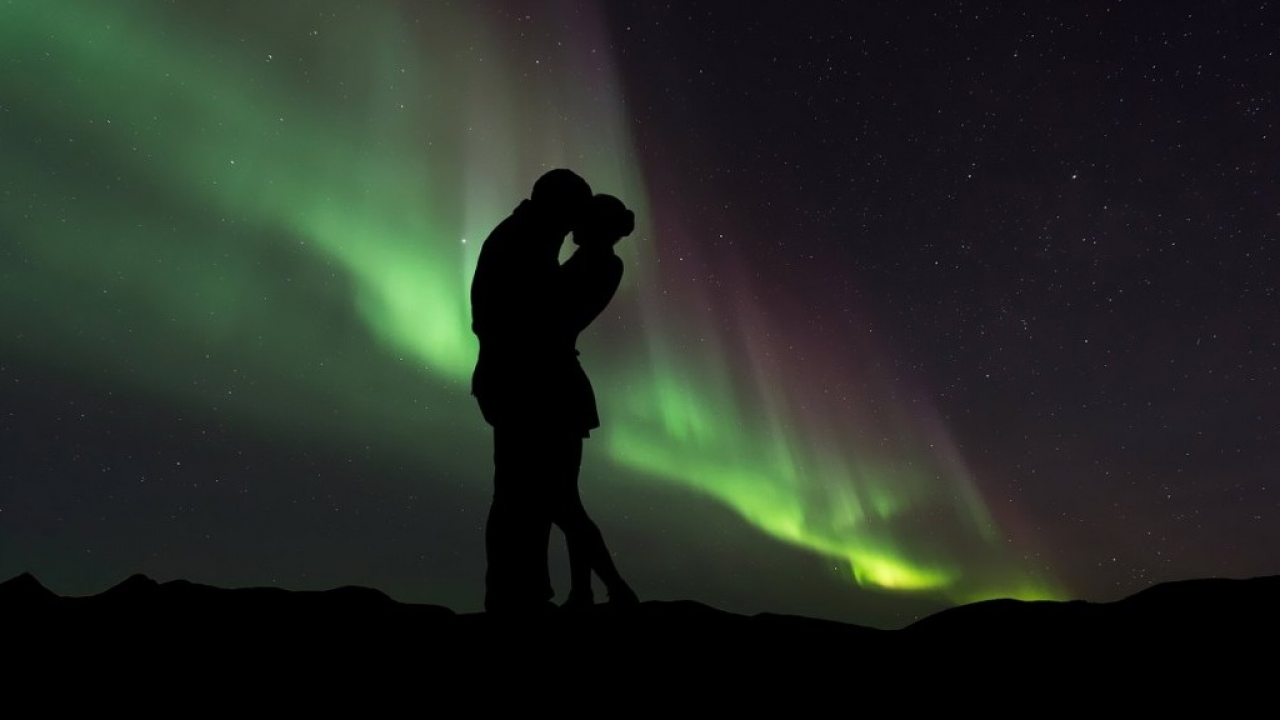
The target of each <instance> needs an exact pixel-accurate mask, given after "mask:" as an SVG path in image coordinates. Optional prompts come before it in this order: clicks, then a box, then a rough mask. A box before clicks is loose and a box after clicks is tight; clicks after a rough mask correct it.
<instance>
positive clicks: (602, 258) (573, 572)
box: [551, 195, 639, 609]
mask: <svg viewBox="0 0 1280 720" xmlns="http://www.w3.org/2000/svg"><path fill="white" fill-rule="evenodd" d="M634 229H635V215H634V214H633V213H632V212H631V211H630V210H628V209H627V207H626V206H625V205H623V204H622V201H621V200H618V199H617V198H616V197H613V196H612V195H596V196H595V197H593V198H592V200H591V206H590V210H589V211H588V212H587V213H586V216H585V218H584V219H583V220H582V221H581V222H580V223H579V225H578V227H577V228H575V229H574V231H573V242H574V244H575V245H577V246H578V249H577V250H576V251H574V253H573V255H572V256H570V258H569V259H568V260H566V261H565V263H564V264H563V265H561V266H560V276H559V283H558V285H559V292H560V297H561V312H562V315H561V318H562V320H563V324H562V325H561V329H562V332H563V335H562V337H561V338H560V341H561V343H562V344H561V347H563V348H564V349H565V351H566V352H565V354H564V357H565V359H566V362H565V374H564V375H563V376H562V377H561V378H560V380H561V382H562V385H561V387H562V389H563V392H564V395H563V399H564V401H565V402H564V405H563V410H564V411H565V413H566V415H567V418H566V419H567V420H568V421H569V423H570V424H571V425H572V426H574V427H577V428H580V430H581V433H582V435H581V436H582V437H584V438H585V437H587V436H588V435H590V433H591V430H592V429H593V428H597V427H600V417H599V414H598V412H597V410H596V399H595V393H594V391H593V390H592V388H591V381H590V380H589V379H588V378H587V374H586V372H584V371H583V369H582V365H581V364H580V363H579V362H578V351H577V342H578V334H579V333H581V332H582V331H583V330H585V329H586V327H587V326H588V325H590V324H591V323H592V321H593V320H595V319H596V317H597V316H599V315H600V313H601V312H603V311H604V309H605V307H607V306H608V305H609V301H610V300H612V299H613V295H614V293H615V292H617V290H618V284H619V283H620V282H622V259H621V258H619V257H618V256H617V255H616V254H614V252H613V246H614V245H615V244H617V242H618V241H619V240H621V239H622V238H624V237H626V236H627V235H630V234H631V231H632V230H634ZM581 450H582V445H581V443H579V444H578V457H577V460H578V462H577V463H574V472H572V473H571V474H572V477H568V475H569V473H566V477H564V478H562V479H561V480H560V481H559V482H557V483H556V484H555V487H554V488H553V493H554V496H553V497H552V498H551V507H552V513H551V519H552V521H553V522H554V523H555V524H556V525H559V526H560V530H561V531H562V532H564V537H565V544H566V545H567V546H568V548H569V575H570V581H571V587H570V590H569V599H568V600H567V601H566V602H565V604H564V606H565V607H567V608H573V609H578V608H584V607H589V606H591V605H592V604H594V602H595V597H594V593H593V592H592V590H591V573H592V571H595V573H596V574H597V575H599V576H600V580H601V581H603V582H604V585H605V588H606V589H607V590H608V592H609V602H610V604H627V605H631V604H635V603H637V602H639V599H638V598H637V597H636V593H635V591H634V590H632V589H631V587H630V586H629V585H627V583H626V581H625V580H623V579H622V575H621V574H619V573H618V569H617V567H615V566H614V564H613V557H612V556H611V555H610V554H609V549H608V548H607V547H606V546H605V543H604V536H603V535H601V534H600V528H598V527H596V524H595V523H594V522H592V520H591V517H590V516H589V515H587V510H586V508H585V507H583V505H582V498H581V496H580V495H579V494H578V472H577V468H578V466H580V464H581V459H582V455H581Z"/></svg>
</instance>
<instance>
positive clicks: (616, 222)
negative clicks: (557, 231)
mask: <svg viewBox="0 0 1280 720" xmlns="http://www.w3.org/2000/svg"><path fill="white" fill-rule="evenodd" d="M635 229H636V216H635V213H633V212H631V211H630V210H628V209H627V206H626V205H623V204H622V201H621V200H619V199H618V198H616V197H614V196H612V195H596V196H595V197H592V198H591V205H590V206H589V208H588V210H587V212H586V214H585V215H584V216H583V219H582V222H581V223H579V225H578V227H577V228H576V229H575V230H574V231H573V242H574V243H575V244H576V245H578V246H579V247H597V246H603V247H611V246H613V245H614V243H616V242H618V241H619V240H621V239H622V238H624V237H626V236H628V235H630V234H631V231H633V230H635Z"/></svg>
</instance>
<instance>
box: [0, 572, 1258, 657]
mask: <svg viewBox="0 0 1280 720" xmlns="http://www.w3.org/2000/svg"><path fill="white" fill-rule="evenodd" d="M1277 607H1280V576H1272V577H1260V578H1253V579H1247V580H1232V579H1203V580H1188V581H1182V582H1174V583H1165V584H1161V585H1156V586H1153V587H1151V588H1149V589H1147V590H1144V591H1142V592H1139V593H1137V594H1135V595H1132V596H1130V597H1127V598H1125V599H1123V600H1119V601H1117V602H1109V603H1093V602H1084V601H1070V602H1049V601H1040V602H1023V601H1016V600H992V601H986V602H980V603H974V604H971V605H965V606H960V607H955V608H951V609H948V610H945V611H942V612H939V613H936V614H934V615H932V616H929V617H926V618H924V619H922V620H919V621H917V622H915V623H913V624H911V625H909V626H907V627H905V628H902V629H900V630H878V629H874V628H868V627H861V626H857V625H849V624H842V623H837V622H832V621H825V620H815V619H810V618H804V617H796V616H786V615H775V614H770V613H762V614H759V615H755V616H750V617H748V616H744V615H737V614H733V613H728V612H724V611H721V610H717V609H715V608H712V607H708V606H706V605H703V604H701V603H698V602H693V601H675V602H668V601H650V602H644V603H641V604H640V605H638V606H631V607H621V608H616V607H610V606H609V605H608V604H600V605H597V606H595V607H594V608H592V609H589V610H585V611H572V612H571V611H563V610H560V611H550V612H546V613H543V614H540V615H530V616H524V617H502V616H490V615H486V614H484V613H473V614H466V613H456V612H454V611H453V610H450V609H449V608H446V607H441V606H434V605H413V604H405V603H399V602H396V601H395V600H393V599H391V598H390V597H388V596H387V595H385V594H383V593H381V592H379V591H377V590H374V589H370V588H362V587H341V588H336V589H333V590H328V591H323V592H315V591H308V592H295V591H288V590H284V589H280V588H261V587H260V588H243V589H223V588H217V587H212V586H208V585H201V584H197V583H192V582H188V581H185V580H174V581H171V582H164V583H160V582H156V581H155V580H152V579H150V578H148V577H146V576H144V575H134V576H132V577H130V578H128V579H126V580H125V581H123V582H121V583H120V584H118V585H116V586H114V587H112V588H110V589H108V590H106V591H104V592H102V593H99V594H97V595H92V596H87V597H61V596H59V595H57V594H55V593H54V592H52V591H50V590H48V589H47V588H45V587H44V586H43V585H41V583H40V582H39V580H37V579H36V578H35V577H34V576H32V575H30V574H23V575H20V576H18V577H15V578H12V579H10V580H8V581H6V582H5V583H3V584H0V610H2V611H3V613H4V616H5V617H6V618H9V619H10V620H11V621H13V620H16V619H19V618H20V619H21V621H20V622H12V623H11V629H10V640H11V642H10V648H11V651H12V650H13V648H23V649H25V650H26V651H27V652H28V653H33V652H34V653H40V652H49V653H53V654H57V655H68V656H74V655H77V654H81V653H94V652H101V651H102V649H103V648H115V647H131V648H138V647H146V648H149V649H150V652H149V655H150V656H151V657H152V658H153V660H154V658H157V657H160V658H164V659H165V661H164V662H166V663H167V662H176V663H181V666H182V667H184V668H187V669H197V668H201V667H205V668H206V669H211V668H214V667H215V666H219V665H221V664H223V663H225V662H227V660H228V657H230V656H234V657H235V658H236V660H235V662H237V663H245V662H248V663H250V664H256V663H267V664H271V665H281V664H288V665H290V666H304V667H306V666H319V665H323V666H325V667H328V668H330V669H331V670H342V671H350V672H352V673H354V674H357V675H358V674H361V673H368V672H375V671H377V672H380V671H381V670H380V669H386V668H389V667H392V666H398V667H400V668H401V669H402V670H404V669H415V668H416V669H422V668H424V667H427V668H433V669H434V670H437V671H444V670H445V669H450V670H453V671H457V672H462V673H466V672H471V671H474V670H475V666H474V665H472V664H471V663H472V662H473V661H474V660H475V659H476V658H485V659H486V661H487V662H495V661H496V662H497V663H498V665H497V666H496V667H497V668H498V669H497V670H495V669H494V667H490V668H489V670H488V671H487V672H499V673H502V672H508V671H510V672H529V671H530V668H529V667H525V668H524V669H518V668H519V665H520V662H521V660H520V659H521V658H525V659H528V658H532V657H538V658H545V659H546V660H548V661H552V660H554V663H556V664H555V665H554V668H559V669H560V670H564V671H566V672H568V671H573V672H582V671H588V672H596V673H609V672H613V671H616V670H619V669H623V668H627V669H630V670H635V669H638V668H642V667H646V666H649V667H650V669H653V667H654V666H653V664H654V663H655V662H657V661H659V660H660V661H661V664H664V665H669V666H670V667H672V668H686V669H696V668H699V667H702V668H716V671H717V672H725V671H729V672H735V673H746V674H747V675H748V676H752V675H758V674H761V673H766V672H775V671H776V672H780V673H797V672H803V671H805V670H806V669H809V668H812V669H821V668H826V669H827V670H830V669H832V666H831V663H836V666H837V667H838V666H840V665H841V664H844V665H847V666H848V667H858V668H860V669H861V670H864V671H865V670H871V671H872V672H874V673H875V674H883V675H885V676H888V675H892V674H895V673H897V672H899V671H901V669H902V666H901V665H900V664H897V663H894V662H888V661H885V660H886V658H887V659H893V658H898V659H900V660H902V661H903V662H907V663H909V664H910V665H911V666H912V667H913V672H915V671H919V670H921V669H922V670H923V671H925V672H931V671H933V672H940V671H942V670H944V669H945V668H944V667H943V666H941V665H938V664H937V663H938V662H939V661H940V659H942V658H951V659H950V660H947V668H951V669H956V668H954V667H952V666H951V665H950V664H949V663H951V662H954V660H955V658H954V657H952V656H951V655H950V654H951V653H954V652H956V651H957V649H964V648H968V649H972V650H974V651H976V652H978V653H980V654H982V653H989V654H992V655H1004V654H1005V651H1015V650H1016V652H1010V653H1009V654H1008V655H1007V657H1005V659H1004V660H1003V661H1001V662H1002V664H1001V665H1000V666H999V667H1003V668H1005V669H1009V668H1016V667H1017V666H1018V665H1019V664H1020V663H1022V662H1023V660H1025V659H1026V657H1027V655H1026V653H1027V652H1031V653H1033V654H1036V655H1044V656H1048V657H1051V658H1060V657H1063V654H1064V653H1066V656H1067V657H1089V658H1092V662H1095V663H1104V664H1105V663H1116V662H1121V661H1123V662H1125V663H1128V662H1132V661H1134V660H1136V659H1146V660H1152V661H1157V662H1159V661H1162V660H1163V661H1168V662H1173V661H1178V662H1180V661H1183V660H1189V659H1195V662H1196V663H1197V666H1198V664H1199V663H1202V662H1203V663H1213V664H1215V665H1218V664H1222V663H1224V662H1225V663H1230V662H1233V661H1236V662H1244V660H1245V658H1246V657H1247V653H1245V652H1243V651H1247V650H1248V649H1250V648H1254V647H1268V646H1269V645H1270V644H1271V643H1272V642H1274V641H1275V640H1276V639H1278V638H1280V632H1278V630H1280V622H1278V621H1277V618H1276V613H1275V609H1276V608H1277ZM13 641H16V642H13ZM588 648H590V649H591V650H590V652H588ZM1236 650H1240V651H1242V652H1241V654H1234V652H1235V651H1236ZM896 651H909V652H903V653H901V654H899V653H898V652H896ZM1081 653H1084V654H1083V655H1082V654H1081ZM1169 653H1173V654H1172V655H1170V654H1169ZM882 661H884V662H882ZM566 663H567V664H566ZM503 668H505V669H503ZM558 671H559V670H554V669H553V668H552V667H550V666H549V667H544V668H541V669H539V670H537V672H558Z"/></svg>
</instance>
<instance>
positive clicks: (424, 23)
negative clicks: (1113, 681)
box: [0, 0, 1280, 627]
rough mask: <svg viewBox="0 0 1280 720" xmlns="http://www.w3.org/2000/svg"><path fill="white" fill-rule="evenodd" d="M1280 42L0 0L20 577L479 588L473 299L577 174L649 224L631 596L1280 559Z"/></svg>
mask: <svg viewBox="0 0 1280 720" xmlns="http://www.w3.org/2000/svg"><path fill="white" fill-rule="evenodd" d="M1277 37H1280V8H1278V7H1276V6H1275V5H1274V4H1272V3H1268V2H1248V3H1244V2H1239V3H1236V2H1168V3H1160V4H1159V5H1158V6H1157V5H1155V4H1150V3H1137V2H1108V3H1103V2H1023V3H974V2H919V3H910V4H888V3H884V4H872V3H841V2H818V1H812V2H810V1H802V2H790V3H728V2H708V1H706V0H691V1H688V2H680V3H672V4H670V5H664V4H660V3H650V2H628V1H625V0H618V1H613V2H585V1H581V0H559V1H554V2H539V3H524V2H500V1H498V0H485V1H483V2H466V3H463V2H452V3H451V2H444V1H440V2H407V1H405V2H394V1H392V0H385V1H383V2H375V1H368V2H363V3H350V2H336V1H321V2H286V1H284V0H281V1H278V2H260V1H259V2H246V1H231V2H225V3H217V4H215V3H201V2H195V1H194V0H190V1H170V2H161V1H159V0H121V1H120V2H113V3H95V2H88V0H84V1H80V2H73V1H70V0H64V1H58V2H52V1H46V2H37V1H36V0H8V1H7V2H3V3H0V576H5V577H7V576H11V575H14V574H17V573H20V572H23V571H30V572H33V573H35V574H36V575H37V576H38V577H40V578H41V580H42V581H43V582H45V583H46V584H47V585H49V586H50V587H51V588H52V589H54V590H56V591H58V592H61V593H64V594H80V593H92V592H98V591H100V590H102V589H104V588H105V587H107V586H109V585H111V584H113V583H115V582H117V581H119V580H120V579H122V578H124V577H125V576H127V575H128V574H131V573H134V572H145V573H147V574H150V575H152V576H153V577H156V578H158V579H161V580H167V579H173V578H187V579H190V580H194V581H197V582H205V583H211V584H218V585H224V586H242V585H261V584H275V585H279V586H283V587H288V588H294V589H309V588H327V587H333V586H335V585H342V584H361V585H369V586H373V587H377V588H380V589H382V590H384V591H386V592H388V593H390V594H391V595H392V596H394V597H396V598H398V599H401V600H405V601H413V602H430V603H438V604H444V605H448V606H450V607H453V608H455V609H458V610H462V611H470V610H475V609H478V607H479V605H480V601H481V597H482V584H483V583H482V577H483V570H484V568H483V566H484V561H483V535H482V530H483V522H484V515H485V512H486V511H487V504H488V493H489V483H490V478H489V473H490V470H491V467H490V455H489V453H490V434H489V430H488V428H487V427H486V426H485V425H484V424H483V421H482V420H481V419H480V417H479V413H478V411H477V410H476V408H475V406H474V403H473V401H472V399H471V398H470V397H469V395H468V392H467V390H468V376H469V373H470V369H471V366H472V364H473V363H474V354H475V342H474V339H473V337H472V336H471V334H470V332H469V315H468V313H469V309H468V307H467V296H466V291H467V287H468V284H469V281H470V274H471V272H472V269H473V268H474V263H475V258H476V255H477V254H478V252H479V247H480V243H481V242H482V241H483V239H484V237H485V235H486V234H487V233H488V231H489V230H490V229H492V227H493V226H494V225H495V224H496V223H497V222H498V221H500V220H501V219H502V218H503V217H504V216H505V215H506V214H507V213H509V212H510V210H511V209H512V208H513V207H514V206H515V205H516V204H517V203H518V202H519V201H520V200H521V199H522V198H524V197H526V196H527V193H528V188H529V187H530V185H531V183H532V181H533V180H534V179H535V178H536V177H537V176H538V175H539V174H541V172H543V171H545V170H547V169H550V168H552V167H562V166H564V167H572V168H574V169H576V170H578V171H579V172H580V173H581V174H583V175H584V176H585V177H586V178H587V179H588V180H589V181H590V182H591V183H592V184H593V187H594V188H595V189H596V190H597V191H601V192H609V193H612V194H615V195H618V196H619V197H621V198H623V199H624V200H625V201H626V202H628V204H629V205H631V206H632V207H633V208H634V209H635V210H636V211H637V215H638V228H637V232H636V233H635V234H634V235H633V236H632V237H631V238H630V239H628V240H627V241H625V244H624V245H625V246H624V247H623V250H622V252H623V255H624V259H625V261H626V263H627V276H626V278H625V280H624V285H623V288H622V290H621V291H620V293H619V296H618V297H617V298H616V299H615V301H614V303H613V304H612V305H611V306H610V308H609V310H608V311H607V312H606V313H605V314H604V315H602V316H601V318H600V319H599V320H598V321H597V322H596V324H595V325H594V326H593V327H592V328H590V329H589V330H588V331H587V333H585V334H584V336H583V338H582V342H581V343H580V348H581V349H582V351H583V362H584V365H585V367H586V368H587V370H588V372H589V373H590V374H591V376H592V378H593V381H594V382H595V384H596V388H597V392H598V394H599V395H600V402H601V414H602V418H603V427H602V428H601V429H600V430H599V431H598V432H597V433H595V434H594V435H593V437H592V439H591V440H590V441H588V443H587V446H588V447H587V454H586V458H585V460H584V468H583V473H582V488H583V495H584V498H585V501H586V503H587V506H588V509H589V510H590V511H591V512H592V514H593V515H594V516H595V518H596V520H597V521H598V522H599V524H600V525H601V526H602V529H603V530H604V532H605V536H606V538H607V540H608V541H609V542H610V545H611V549H612V550H613V551H614V552H615V554H616V556H617V561H618V563H619V566H620V568H621V569H622V570H623V572H624V573H626V574H627V575H628V576H629V579H630V580H631V581H632V584H633V585H635V586H636V588H637V589H638V590H639V591H640V593H641V595H642V596H643V597H645V598H648V599H695V600H700V601H702V602H706V603H709V604H713V605H717V606H719V607H723V608H725V609H729V610H734V611H740V612H761V611H771V612H785V613H800V614H806V615H811V616H818V617H828V618H835V619H840V620H845V621H851V622H859V623H863V624H871V625H879V626H884V627H894V626H900V625H902V624H905V623H907V622H909V621H911V620H913V619H915V618H916V617H919V616H920V615H922V614H924V613H927V612H931V611H933V610H936V609H938V608H940V607H944V606H946V605H949V604H954V603H958V602H966V601H971V600H974V599H979V598H989V597H1004V596H1012V597H1023V598H1045V597H1049V598H1076V597H1079V598H1087V599H1092V600H1110V599H1115V598H1118V597H1121V596H1123V595H1126V594H1129V593H1132V592H1135V591H1137V590H1140V589H1142V588H1144V587H1147V586H1148V585H1150V584H1152V583H1154V582H1160V581H1166V580H1175V579H1182V578H1190V577H1202V576H1223V575H1225V576H1235V577H1243V576H1252V575H1261V574H1274V573H1277V572H1280V551H1277V548H1280V522H1277V520H1278V519H1280V487H1278V485H1280V483H1277V477H1276V469H1277V468H1278V467H1280V462H1278V461H1280V449H1278V448H1280V420H1278V418H1277V413H1276V408H1277V407H1280V388H1278V387H1277V380H1278V378H1280V367H1278V366H1280V360H1278V355H1280V348H1277V341H1278V340H1280V312H1278V311H1277V292H1276V277H1277V269H1278V267H1280V263H1278V262H1277V258H1276V250H1275V249H1274V248H1275V243H1276V236H1277V228H1278V227H1280V223H1278V222H1277V220H1278V217H1277V215H1278V213H1277V208H1278V207H1280V182H1278V181H1277V175H1276V170H1277V168H1278V167H1280V152H1278V151H1277V141H1278V138H1277V136H1276V134H1277V128H1276V118H1277V112H1278V110H1280V108H1277V105H1276V91H1275V88H1276V84H1275V80H1274V79H1275V78H1276V77H1280V60H1278V59H1277V57H1276V51H1275V47H1276V39H1277ZM552 555H553V560H554V569H555V572H556V574H557V580H558V584H559V585H560V587H561V589H562V590H563V589H565V586H566V584H567V575H566V573H565V567H564V560H563V551H562V547H560V545H559V543H558V541H557V542H556V543H554V544H553V547H552Z"/></svg>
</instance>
